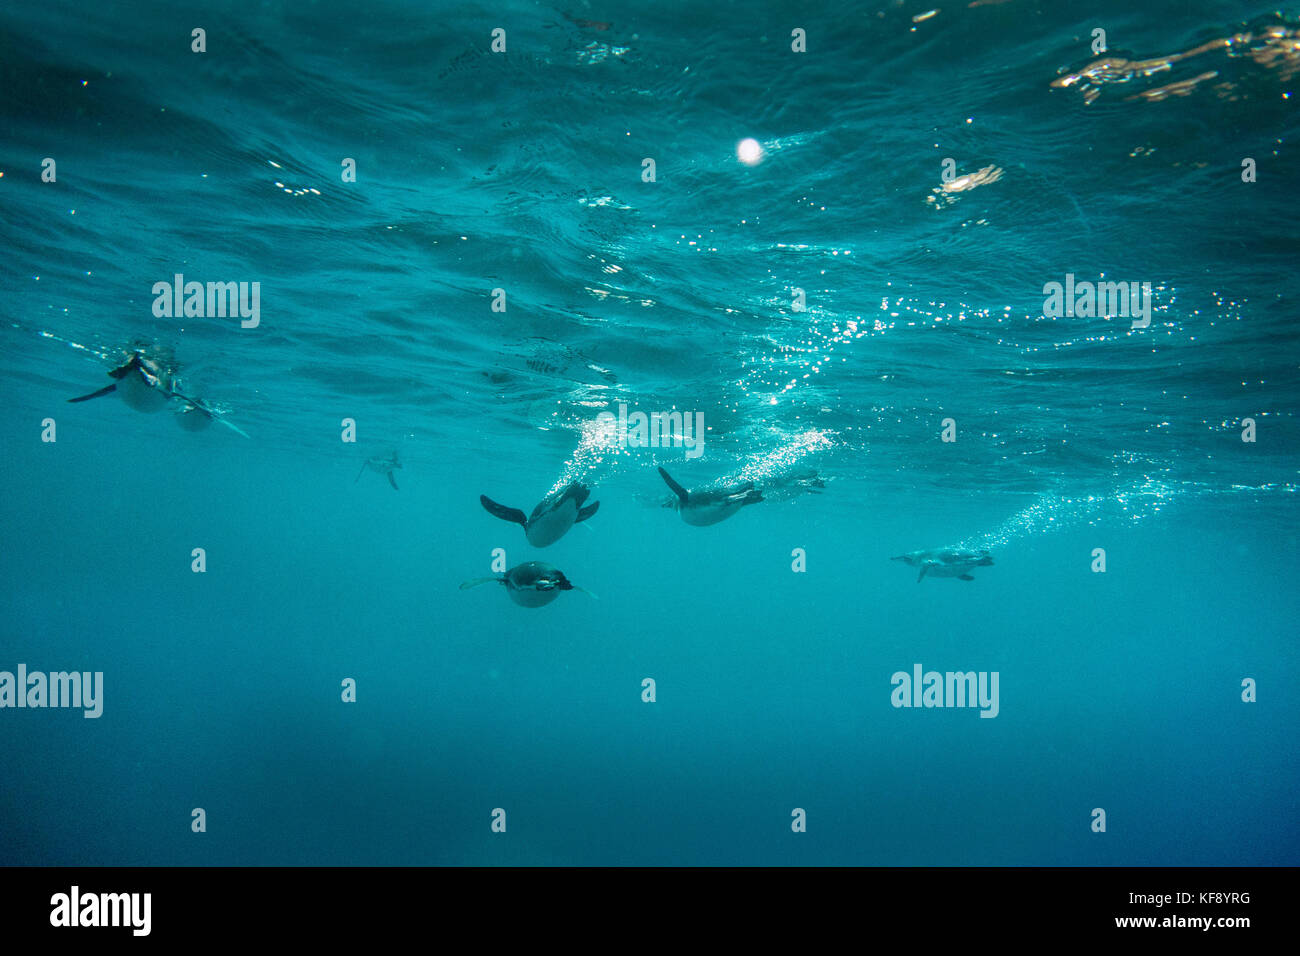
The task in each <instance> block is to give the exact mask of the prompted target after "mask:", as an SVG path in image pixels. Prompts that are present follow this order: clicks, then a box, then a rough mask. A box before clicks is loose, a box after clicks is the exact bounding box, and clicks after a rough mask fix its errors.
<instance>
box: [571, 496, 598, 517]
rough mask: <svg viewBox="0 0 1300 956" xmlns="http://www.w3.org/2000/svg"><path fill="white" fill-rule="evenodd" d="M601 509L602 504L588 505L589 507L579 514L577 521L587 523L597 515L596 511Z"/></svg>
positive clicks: (596, 502)
mask: <svg viewBox="0 0 1300 956" xmlns="http://www.w3.org/2000/svg"><path fill="white" fill-rule="evenodd" d="M599 507H600V502H599V501H593V502H592V503H591V504H589V505H587V507H585V508H583V509H582V510H581V511H579V512H578V517H577V519H576V520H578V521H586V520H587V519H588V518H590V517H591V516H592V515H594V514H595V513H596V509H597V508H599Z"/></svg>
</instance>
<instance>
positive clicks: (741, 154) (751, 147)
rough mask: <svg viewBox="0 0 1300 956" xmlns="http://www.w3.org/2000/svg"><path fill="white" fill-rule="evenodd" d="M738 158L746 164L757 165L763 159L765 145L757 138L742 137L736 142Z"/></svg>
mask: <svg viewBox="0 0 1300 956" xmlns="http://www.w3.org/2000/svg"><path fill="white" fill-rule="evenodd" d="M736 158H737V159H739V160H740V161H741V162H742V163H744V164H745V165H746V166H757V165H758V164H759V163H760V162H762V161H763V147H762V146H760V145H759V144H758V140H756V139H742V140H741V141H740V142H739V143H737V144H736Z"/></svg>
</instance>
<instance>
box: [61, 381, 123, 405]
mask: <svg viewBox="0 0 1300 956" xmlns="http://www.w3.org/2000/svg"><path fill="white" fill-rule="evenodd" d="M116 390H117V383H116V382H114V383H113V384H112V385H105V386H104V387H103V388H101V389H100V390H99V391H97V392H91V393H90V394H89V395H82V396H81V397H80V398H70V399H68V401H70V402H88V401H90V400H91V399H92V398H99V397H100V396H102V395H107V394H108V393H109V392H112V391H116Z"/></svg>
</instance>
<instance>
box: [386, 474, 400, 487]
mask: <svg viewBox="0 0 1300 956" xmlns="http://www.w3.org/2000/svg"><path fill="white" fill-rule="evenodd" d="M388 483H389V484H390V485H392V486H393V490H394V491H401V490H402V489H401V488H398V487H397V479H396V478H394V477H393V473H392V472H391V471H390V472H389V473H388Z"/></svg>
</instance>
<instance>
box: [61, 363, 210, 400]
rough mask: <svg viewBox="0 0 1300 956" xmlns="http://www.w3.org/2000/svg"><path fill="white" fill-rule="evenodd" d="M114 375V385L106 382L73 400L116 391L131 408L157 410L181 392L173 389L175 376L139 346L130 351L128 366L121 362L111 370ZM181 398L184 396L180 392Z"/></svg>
mask: <svg viewBox="0 0 1300 956" xmlns="http://www.w3.org/2000/svg"><path fill="white" fill-rule="evenodd" d="M108 374H109V375H110V376H112V377H113V378H115V379H116V380H117V381H115V382H114V383H113V384H112V385H105V386H104V387H103V388H101V389H100V390H99V391H97V392H91V393H90V394H89V395H82V396H80V397H79V398H70V399H68V401H70V402H87V401H90V399H92V398H99V397H100V396H102V395H107V394H108V393H109V392H117V394H118V395H120V396H121V397H122V400H123V401H124V402H126V404H127V405H129V406H130V407H131V408H134V409H135V410H136V411H138V412H157V411H161V410H162V409H163V408H165V407H166V405H167V402H168V401H169V400H170V399H171V398H172V397H173V396H176V395H179V394H180V393H178V392H176V391H174V390H173V388H172V385H173V381H172V376H171V375H170V374H169V373H168V372H167V370H166V369H165V368H163V366H162V364H161V363H159V362H158V361H157V360H156V359H151V358H149V357H148V356H147V355H145V354H144V353H143V352H141V351H140V350H139V349H137V350H135V351H134V352H132V353H131V357H130V359H128V360H127V362H126V364H125V365H120V366H118V367H117V368H115V369H113V370H112V371H111V372H109V373H108ZM180 397H181V398H184V397H185V396H183V395H181V396H180Z"/></svg>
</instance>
